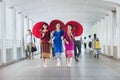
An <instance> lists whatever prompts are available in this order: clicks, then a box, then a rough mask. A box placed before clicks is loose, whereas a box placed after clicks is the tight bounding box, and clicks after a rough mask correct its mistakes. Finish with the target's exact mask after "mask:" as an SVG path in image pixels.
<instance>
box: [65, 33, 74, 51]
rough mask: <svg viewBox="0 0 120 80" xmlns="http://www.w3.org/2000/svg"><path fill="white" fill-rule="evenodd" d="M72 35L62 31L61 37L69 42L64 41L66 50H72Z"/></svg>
mask: <svg viewBox="0 0 120 80" xmlns="http://www.w3.org/2000/svg"><path fill="white" fill-rule="evenodd" d="M73 37H74V36H72V35H71V36H68V34H67V32H65V33H64V36H63V39H66V40H67V41H68V42H69V44H66V42H65V49H66V50H74V39H73Z"/></svg>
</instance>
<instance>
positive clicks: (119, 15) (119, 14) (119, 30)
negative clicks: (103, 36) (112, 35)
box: [117, 5, 120, 58]
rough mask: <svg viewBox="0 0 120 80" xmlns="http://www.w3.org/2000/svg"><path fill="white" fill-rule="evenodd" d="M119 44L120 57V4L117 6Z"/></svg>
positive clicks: (119, 52)
mask: <svg viewBox="0 0 120 80" xmlns="http://www.w3.org/2000/svg"><path fill="white" fill-rule="evenodd" d="M117 37H118V38H117V39H118V40H117V45H118V52H117V53H118V55H117V58H120V6H119V5H118V6H117Z"/></svg>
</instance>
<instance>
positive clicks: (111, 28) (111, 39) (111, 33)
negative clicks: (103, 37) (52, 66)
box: [109, 12, 115, 56]
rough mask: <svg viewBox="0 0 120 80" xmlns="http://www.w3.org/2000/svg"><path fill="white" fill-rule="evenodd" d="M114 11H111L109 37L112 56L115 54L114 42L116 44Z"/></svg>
mask: <svg viewBox="0 0 120 80" xmlns="http://www.w3.org/2000/svg"><path fill="white" fill-rule="evenodd" d="M113 15H114V14H113V12H110V32H109V34H110V35H109V36H110V37H109V39H110V43H109V44H110V48H111V53H110V56H113V44H114V37H113V28H114V26H115V25H114V20H113V17H114V16H113Z"/></svg>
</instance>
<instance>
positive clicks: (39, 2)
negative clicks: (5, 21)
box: [4, 0, 116, 27]
mask: <svg viewBox="0 0 120 80" xmlns="http://www.w3.org/2000/svg"><path fill="white" fill-rule="evenodd" d="M4 1H5V2H6V4H7V6H9V7H15V8H16V10H17V12H22V13H23V14H25V15H26V16H28V17H29V18H30V19H32V20H33V21H35V22H36V21H37V22H38V21H46V22H48V23H49V22H50V21H51V20H53V19H60V20H62V21H63V22H65V23H66V22H67V21H70V20H76V21H79V22H80V23H81V24H82V25H84V26H85V27H88V26H92V25H93V24H94V23H95V22H96V21H98V20H100V19H101V18H103V17H104V16H105V15H108V13H109V12H110V11H111V10H113V11H115V9H116V4H115V3H111V2H107V1H103V0H4Z"/></svg>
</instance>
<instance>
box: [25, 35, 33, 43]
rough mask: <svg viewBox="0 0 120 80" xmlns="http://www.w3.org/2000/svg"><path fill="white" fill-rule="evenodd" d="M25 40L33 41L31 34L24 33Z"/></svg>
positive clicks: (27, 41)
mask: <svg viewBox="0 0 120 80" xmlns="http://www.w3.org/2000/svg"><path fill="white" fill-rule="evenodd" d="M31 37H32V38H31ZM25 42H26V43H31V42H34V38H33V35H32V36H31V35H28V34H26V36H25Z"/></svg>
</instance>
